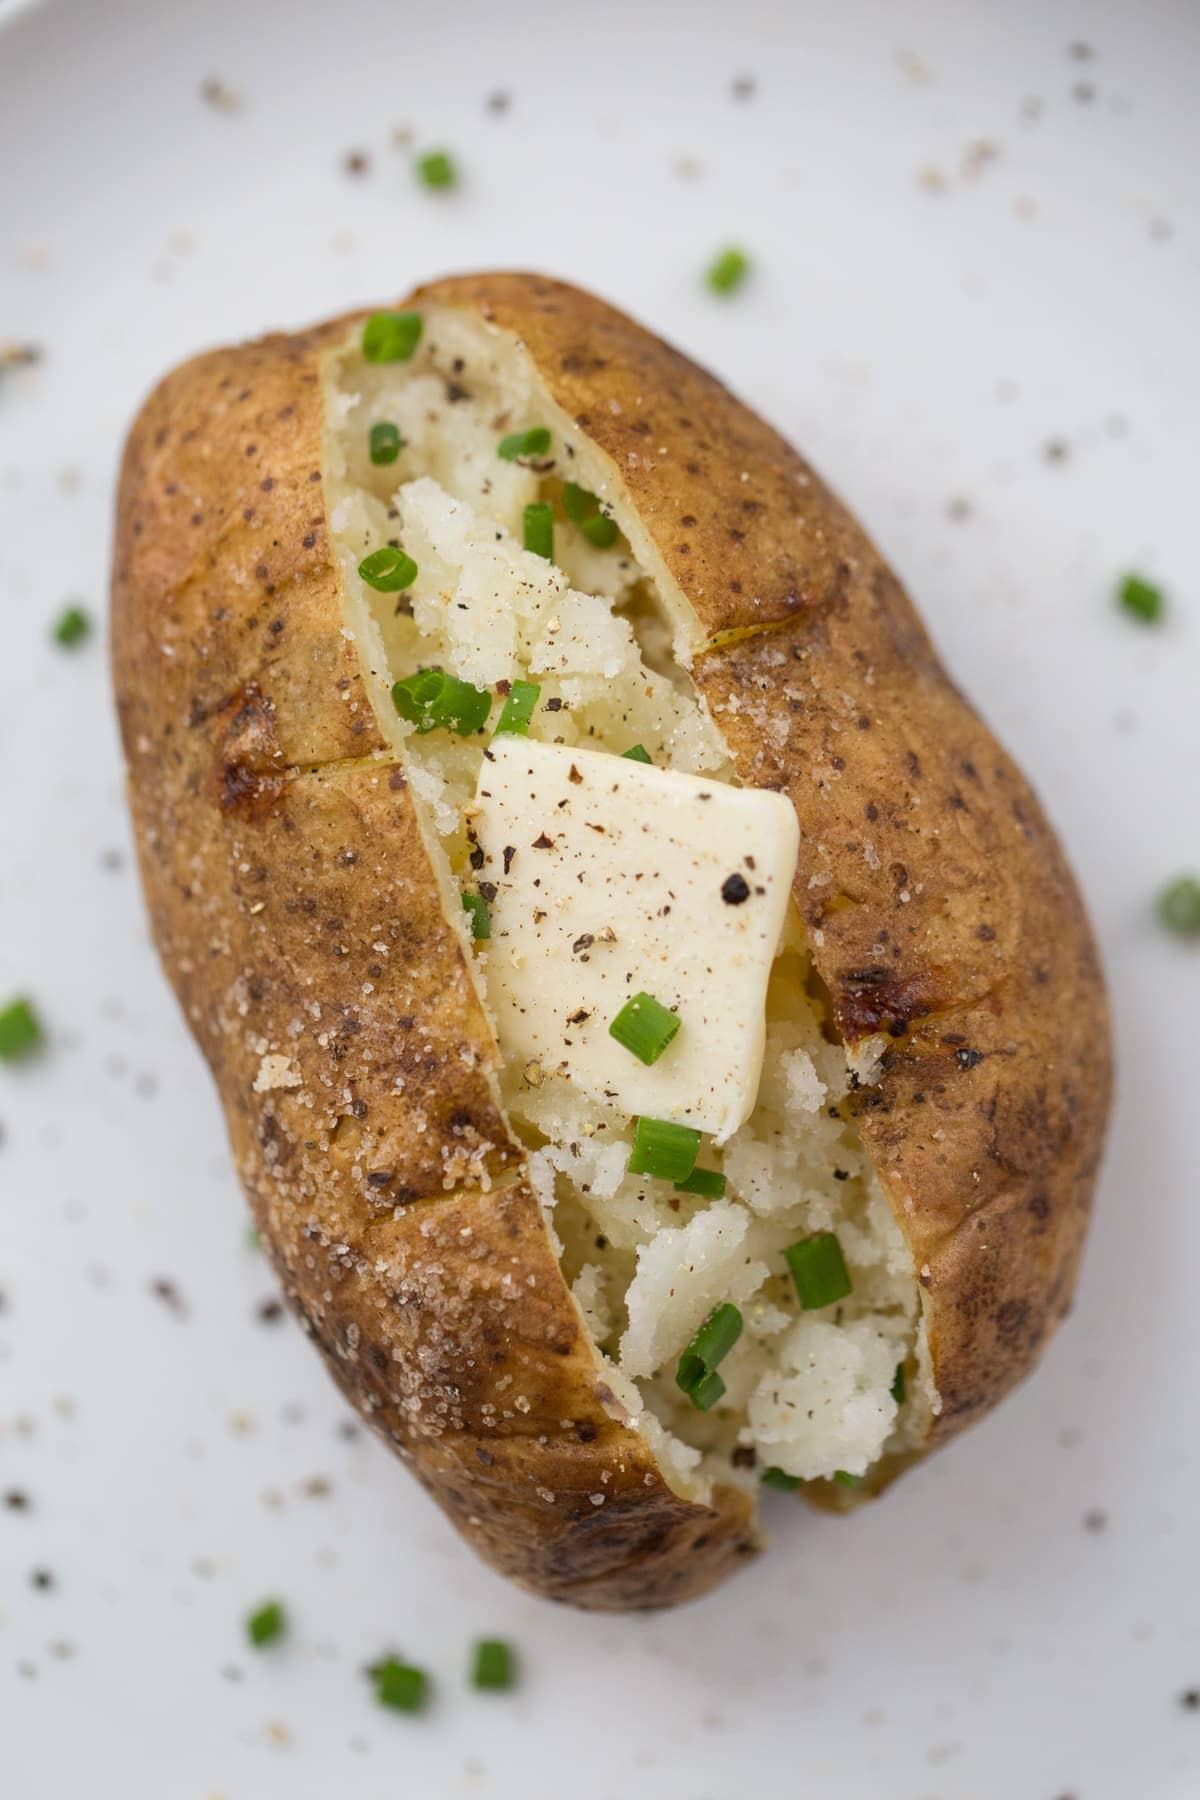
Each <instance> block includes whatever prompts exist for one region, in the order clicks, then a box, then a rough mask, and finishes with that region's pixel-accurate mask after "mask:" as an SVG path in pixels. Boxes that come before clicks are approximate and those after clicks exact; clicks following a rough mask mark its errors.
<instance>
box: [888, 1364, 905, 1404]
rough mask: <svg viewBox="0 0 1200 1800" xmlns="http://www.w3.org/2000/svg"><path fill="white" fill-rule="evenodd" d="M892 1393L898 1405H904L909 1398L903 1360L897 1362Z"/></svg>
mask: <svg viewBox="0 0 1200 1800" xmlns="http://www.w3.org/2000/svg"><path fill="white" fill-rule="evenodd" d="M891 1395H892V1399H893V1400H894V1401H895V1402H896V1405H897V1406H903V1405H904V1402H905V1401H906V1400H907V1398H908V1380H907V1377H906V1376H905V1373H904V1364H903V1363H902V1362H899V1363H897V1364H896V1373H895V1374H894V1375H893V1377H892V1386H891Z"/></svg>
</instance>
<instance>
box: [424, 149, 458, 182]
mask: <svg viewBox="0 0 1200 1800" xmlns="http://www.w3.org/2000/svg"><path fill="white" fill-rule="evenodd" d="M417 179H418V180H419V181H421V182H423V183H424V185H425V186H426V187H427V188H452V187H456V186H457V185H458V169H457V167H456V166H455V162H454V158H453V157H452V156H451V155H450V152H449V151H448V150H426V152H425V154H424V155H423V156H418V158H417Z"/></svg>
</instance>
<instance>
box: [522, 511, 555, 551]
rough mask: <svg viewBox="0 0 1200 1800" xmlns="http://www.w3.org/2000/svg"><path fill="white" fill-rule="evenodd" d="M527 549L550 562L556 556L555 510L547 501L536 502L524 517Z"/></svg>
mask: <svg viewBox="0 0 1200 1800" xmlns="http://www.w3.org/2000/svg"><path fill="white" fill-rule="evenodd" d="M523 526H524V533H525V548H526V549H527V550H532V551H533V554H534V555H535V556H544V557H546V558H547V560H549V559H550V558H551V557H553V555H554V508H553V507H552V506H551V505H550V503H549V501H547V500H534V501H533V502H532V503H531V504H530V505H529V506H527V507H526V508H525V513H524V517H523Z"/></svg>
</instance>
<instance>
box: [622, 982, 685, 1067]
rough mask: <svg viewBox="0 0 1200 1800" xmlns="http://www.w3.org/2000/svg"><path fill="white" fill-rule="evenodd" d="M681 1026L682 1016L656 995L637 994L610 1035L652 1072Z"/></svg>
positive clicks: (628, 1003)
mask: <svg viewBox="0 0 1200 1800" xmlns="http://www.w3.org/2000/svg"><path fill="white" fill-rule="evenodd" d="M681 1023H682V1021H681V1019H680V1017H679V1014H678V1013H674V1012H671V1010H670V1009H669V1008H668V1007H666V1006H663V1005H661V1004H660V1003H659V1002H658V1001H657V1000H656V999H655V998H654V995H653V994H635V995H634V996H633V998H632V1000H627V1001H626V1002H625V1004H624V1006H623V1007H622V1008H621V1010H620V1012H619V1013H618V1014H617V1016H616V1018H615V1019H614V1020H613V1022H612V1024H611V1025H610V1026H609V1028H608V1035H609V1037H613V1038H616V1040H617V1042H618V1044H620V1045H622V1046H623V1048H624V1049H626V1050H630V1051H632V1052H633V1054H634V1056H636V1057H637V1059H638V1061H639V1062H644V1063H645V1064H646V1067H647V1068H649V1067H650V1065H651V1063H656V1062H657V1061H658V1059H659V1057H660V1056H661V1055H662V1053H663V1051H664V1050H665V1049H666V1047H667V1045H668V1044H669V1043H670V1042H671V1039H672V1038H673V1037H674V1036H675V1034H676V1032H677V1031H678V1030H679V1027H680V1024H681Z"/></svg>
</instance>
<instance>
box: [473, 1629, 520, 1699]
mask: <svg viewBox="0 0 1200 1800" xmlns="http://www.w3.org/2000/svg"><path fill="white" fill-rule="evenodd" d="M516 1685H517V1659H516V1656H515V1654H514V1653H513V1647H512V1645H511V1644H509V1643H506V1642H505V1640H504V1639H503V1638H480V1639H479V1641H478V1643H477V1644H476V1645H475V1648H474V1650H473V1652H472V1655H471V1686H472V1687H477V1688H487V1689H490V1690H491V1691H492V1692H493V1693H500V1692H503V1691H504V1690H506V1689H508V1688H514V1687H516Z"/></svg>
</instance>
